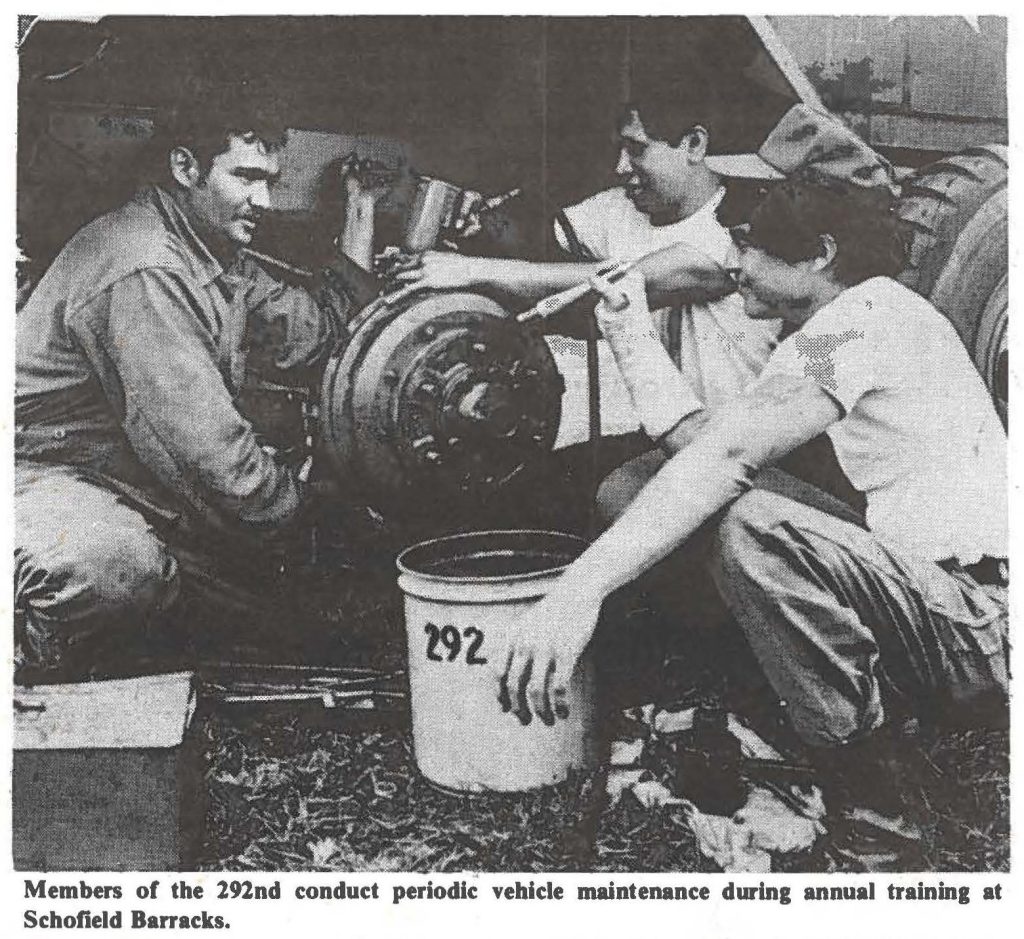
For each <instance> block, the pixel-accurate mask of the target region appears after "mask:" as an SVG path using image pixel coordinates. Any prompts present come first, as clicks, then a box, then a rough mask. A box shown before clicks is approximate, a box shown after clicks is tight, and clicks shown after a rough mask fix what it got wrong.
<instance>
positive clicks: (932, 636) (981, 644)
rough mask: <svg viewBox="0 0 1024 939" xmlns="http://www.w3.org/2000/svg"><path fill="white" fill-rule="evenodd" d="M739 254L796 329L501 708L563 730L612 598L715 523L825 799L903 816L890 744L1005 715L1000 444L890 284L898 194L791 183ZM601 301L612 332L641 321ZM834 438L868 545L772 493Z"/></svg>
mask: <svg viewBox="0 0 1024 939" xmlns="http://www.w3.org/2000/svg"><path fill="white" fill-rule="evenodd" d="M734 240H735V243H736V248H735V251H734V257H733V262H732V263H733V265H734V270H735V274H736V277H737V282H738V286H739V290H740V293H741V294H742V296H743V299H744V303H745V309H746V313H747V315H748V316H750V317H752V318H754V319H764V318H772V317H782V318H783V319H784V320H786V321H787V322H788V323H789V324H791V325H792V326H793V327H795V331H794V332H793V333H792V334H791V335H789V336H788V338H786V339H785V340H784V341H783V342H781V343H780V345H779V346H778V348H777V349H776V350H775V352H774V353H773V354H772V356H771V358H770V359H769V361H768V364H767V365H766V367H765V369H764V371H763V372H762V373H761V375H760V376H759V377H758V379H757V380H756V381H755V382H754V383H753V384H752V385H750V387H748V388H747V390H746V391H744V392H743V393H742V394H741V395H740V396H739V397H738V398H736V399H735V400H734V401H732V402H730V403H727V404H726V405H724V406H723V407H721V408H720V409H718V410H716V411H714V412H713V413H711V414H710V415H709V416H708V419H707V421H706V422H705V423H704V425H703V426H702V428H701V429H700V431H699V432H698V433H697V434H696V435H695V437H694V439H693V440H692V442H690V443H689V444H688V445H686V446H684V447H683V448H682V449H681V450H679V452H678V453H676V454H675V455H674V456H673V457H672V458H671V459H670V460H669V461H668V462H667V463H666V464H665V466H664V467H663V468H662V469H661V470H660V471H659V472H658V474H657V475H656V476H655V477H654V478H653V479H652V480H651V481H650V482H649V483H648V484H647V485H646V487H645V488H644V489H643V490H642V491H641V492H640V494H639V495H638V496H637V498H636V499H635V500H634V501H633V502H632V503H631V504H630V505H629V507H628V508H627V509H626V510H625V512H624V513H623V514H622V515H621V516H620V517H619V518H618V520H617V521H616V522H615V524H614V525H613V526H612V527H611V528H609V529H608V530H607V531H606V532H605V533H604V534H603V535H602V536H601V537H600V538H599V539H598V540H597V541H596V542H595V543H594V544H593V545H592V546H591V547H590V548H589V549H588V550H587V551H586V552H585V553H584V554H583V555H582V556H581V557H580V558H579V560H578V561H576V562H575V563H574V564H573V565H572V566H571V567H570V568H569V569H568V570H567V572H566V573H565V575H564V576H563V577H562V579H561V580H560V581H559V582H558V584H557V586H556V587H555V588H554V589H553V590H552V591H551V592H550V593H549V594H548V596H547V597H546V598H545V599H544V600H542V601H541V602H540V603H538V604H537V605H536V606H535V607H533V608H532V609H531V610H530V611H529V612H528V613H527V614H526V615H525V616H524V618H523V619H522V621H521V622H520V623H519V626H518V629H517V631H516V633H515V636H514V638H513V640H512V642H511V648H510V653H509V656H508V660H507V663H504V671H503V673H502V674H501V676H500V694H499V699H500V700H501V701H502V704H503V706H504V708H505V709H506V710H511V711H513V712H515V713H516V714H517V715H518V716H519V718H520V719H521V720H529V719H530V718H531V716H532V715H536V716H537V717H539V718H540V719H541V720H544V721H546V722H553V721H554V720H556V719H558V718H559V717H560V716H562V715H564V714H565V713H566V710H565V708H566V697H565V693H566V687H567V682H568V680H569V676H570V674H571V673H572V671H573V669H574V667H575V666H576V663H577V661H578V659H579V657H580V655H581V653H582V651H583V650H584V648H585V647H586V646H587V644H588V643H589V642H590V639H591V636H592V635H593V633H594V630H595V627H596V625H597V622H598V616H599V614H600V611H601V606H602V603H603V602H604V600H605V598H607V597H608V596H609V594H611V593H612V592H613V591H615V590H617V589H618V588H620V587H622V586H623V585H625V584H628V583H630V582H631V581H633V580H634V579H635V578H637V577H639V576H640V575H641V574H643V573H644V572H645V571H647V570H648V569H649V568H651V567H652V566H653V565H655V564H656V563H658V562H659V561H661V560H662V559H664V558H666V557H668V556H669V555H670V554H671V553H672V552H673V551H675V550H676V549H677V548H679V547H680V546H681V545H683V544H684V543H685V542H686V541H687V540H688V539H689V538H691V536H693V535H694V534H695V533H696V532H697V531H698V529H700V528H701V527H702V526H704V525H705V524H706V523H707V524H714V525H716V526H717V544H716V551H715V557H714V561H713V568H714V574H715V578H716V581H717V584H718V586H719V589H720V591H721V593H722V595H723V596H724V598H725V600H726V602H727V604H728V606H729V608H730V610H731V612H732V614H733V616H734V617H735V619H736V621H737V623H738V624H739V626H740V628H741V629H742V631H743V633H744V634H745V636H746V638H747V640H748V641H749V644H750V647H751V648H752V650H753V652H754V654H755V656H756V657H757V660H758V662H759V663H760V666H761V668H762V669H763V672H764V674H765V676H766V677H767V679H768V680H769V681H770V683H771V685H772V686H773V688H774V690H775V692H776V693H777V695H778V697H779V698H780V699H782V700H784V701H785V702H786V704H787V705H788V706H787V708H786V710H787V712H788V715H789V718H790V720H791V722H792V724H793V726H794V728H795V730H796V731H797V733H798V734H799V735H800V737H801V738H802V739H803V741H804V742H805V743H806V744H807V745H808V746H809V748H810V749H811V752H816V753H818V754H820V755H823V757H824V759H822V761H821V762H822V765H823V766H826V767H828V768H829V770H830V771H831V772H832V774H833V776H835V777H836V780H835V781H836V782H837V783H838V784H837V785H835V786H833V787H831V788H830V789H829V797H830V799H832V800H835V799H836V798H842V793H843V791H844V789H845V790H848V791H849V798H851V799H853V800H855V801H856V802H857V803H858V804H863V803H864V802H865V801H867V802H869V803H871V804H873V807H874V808H875V809H876V810H877V812H878V813H880V814H882V815H885V816H887V817H890V818H898V816H899V808H900V806H899V804H898V799H897V798H896V797H897V795H898V793H895V792H894V791H893V787H892V786H891V785H889V786H887V785H886V783H887V782H891V780H892V760H893V757H894V747H893V746H892V744H891V741H890V737H889V734H888V729H889V728H890V727H891V726H892V725H893V724H895V723H897V722H898V721H900V719H901V718H903V717H905V716H907V715H909V714H921V713H930V714H936V713H941V714H943V715H946V716H948V715H949V714H954V715H962V714H963V713H964V712H965V711H967V710H970V709H972V708H980V707H982V706H987V705H991V704H993V703H994V704H995V705H996V707H997V708H1002V706H1003V705H1004V703H1005V697H1006V692H1007V622H1008V617H1007V597H1006V584H1007V561H1006V558H1007V516H1008V508H1007V486H1006V469H1005V467H1006V438H1005V434H1004V431H1003V428H1002V426H1001V424H1000V422H999V419H998V417H997V415H996V411H995V409H994V407H993V405H992V403H991V400H990V398H989V395H988V393H987V391H986V389H985V386H984V384H983V382H982V380H981V378H980V376H979V375H978V373H977V371H976V370H975V368H974V366H973V364H972V363H971V360H970V358H969V356H968V354H967V352H966V350H965V349H964V347H963V345H962V343H961V341H960V339H959V338H958V336H957V334H956V332H955V330H954V329H953V327H952V326H951V325H950V323H949V322H948V321H947V320H946V319H945V317H943V316H942V314H941V313H939V312H938V311H937V310H936V309H935V308H934V307H933V306H932V305H931V304H930V303H928V301H926V300H924V299H923V298H921V297H920V296H918V295H917V294H915V293H913V292H911V291H909V290H907V289H906V288H904V287H902V286H901V285H900V284H898V283H897V282H896V281H895V280H893V279H892V277H893V276H894V275H895V274H896V273H897V272H898V271H899V270H900V268H901V266H902V263H903V248H902V242H901V239H900V236H899V231H898V222H897V220H896V218H895V216H894V214H893V213H892V211H891V197H890V196H889V194H888V193H887V192H885V191H884V190H879V189H868V188H864V187H858V186H856V185H852V184H849V183H844V182H840V181H830V182H825V181H824V180H823V179H822V178H821V177H817V176H816V177H813V178H812V177H809V176H806V175H805V176H803V177H797V178H794V179H792V180H790V181H787V182H785V183H781V184H780V185H779V187H778V188H777V189H776V190H774V191H773V192H771V193H770V194H769V195H768V196H767V197H766V198H765V199H764V201H763V202H762V203H761V204H760V205H759V206H758V208H757V209H756V210H755V212H754V213H753V215H752V217H751V221H750V224H749V226H744V228H743V230H736V231H735V232H734ZM600 289H601V292H602V293H603V294H604V301H603V313H602V314H601V315H603V316H605V317H608V316H611V315H613V311H614V310H615V309H620V310H621V309H627V308H628V307H629V306H630V305H633V304H638V303H643V299H642V292H641V291H633V290H625V291H623V289H622V287H621V285H618V286H617V285H608V284H607V283H601V284H600ZM822 432H825V433H827V434H828V435H829V437H830V438H831V440H832V443H833V445H834V447H835V450H836V454H837V457H838V460H839V463H840V464H841V466H842V468H843V470H844V472H845V474H846V475H847V476H848V477H849V479H850V481H851V482H852V483H853V485H854V486H855V487H856V488H857V489H858V490H860V491H861V492H862V493H863V494H864V495H865V497H866V501H867V522H866V526H862V525H859V524H857V523H856V522H855V521H852V520H846V519H842V518H840V517H837V516H836V515H832V514H829V513H827V512H825V511H821V510H820V509H818V508H813V507H811V506H809V505H808V504H806V503H804V502H798V501H795V500H793V499H790V498H787V497H786V496H784V495H780V494H779V493H777V492H774V491H770V490H769V489H767V488H764V487H761V486H759V485H758V481H757V476H758V473H759V471H760V470H761V469H762V467H766V466H767V465H768V464H771V463H773V462H774V461H776V460H778V459H779V458H780V457H782V456H783V455H784V454H786V453H788V452H789V451H791V450H793V449H794V448H795V447H797V446H799V445H800V444H802V443H804V442H805V441H807V440H809V439H811V438H812V437H814V436H815V435H816V434H819V433H822ZM668 563H671V559H670V560H669V561H668ZM610 625H613V624H610Z"/></svg>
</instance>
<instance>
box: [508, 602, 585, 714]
mask: <svg viewBox="0 0 1024 939" xmlns="http://www.w3.org/2000/svg"><path fill="white" fill-rule="evenodd" d="M601 602H602V598H601V597H598V596H591V595H589V594H586V595H585V594H584V593H583V592H582V591H579V590H575V589H571V588H570V587H569V585H568V583H567V582H566V583H565V586H564V587H563V586H558V587H555V588H554V589H553V590H552V591H551V592H550V593H549V594H548V595H547V596H546V597H545V598H544V599H543V600H541V601H540V602H539V603H536V604H535V605H534V606H532V607H530V608H529V609H528V610H527V611H526V613H525V614H524V615H523V617H522V618H521V619H520V620H519V621H518V622H516V623H514V624H513V625H512V626H511V636H510V639H509V648H508V656H507V657H506V660H505V665H504V671H503V672H502V673H501V674H500V675H499V676H498V702H499V703H500V704H501V708H502V710H503V711H506V712H508V711H511V712H512V713H513V714H515V715H516V717H518V718H519V721H520V722H521V723H522V724H529V723H530V720H531V719H532V716H533V715H536V716H537V717H539V718H540V719H541V720H542V721H543V722H544V723H545V724H549V725H550V724H554V722H555V718H562V719H565V718H566V717H568V716H569V682H570V679H571V677H572V673H573V671H574V670H575V668H576V665H577V663H578V662H579V659H580V656H581V655H582V654H583V650H584V649H585V648H586V647H587V644H588V643H589V642H590V639H591V637H592V636H593V634H594V630H595V628H596V627H597V620H598V616H599V615H600V613H601ZM499 667H500V663H499Z"/></svg>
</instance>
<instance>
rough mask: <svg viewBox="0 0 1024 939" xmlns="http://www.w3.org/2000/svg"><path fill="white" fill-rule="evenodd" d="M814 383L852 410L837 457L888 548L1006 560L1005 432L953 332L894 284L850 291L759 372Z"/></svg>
mask: <svg viewBox="0 0 1024 939" xmlns="http://www.w3.org/2000/svg"><path fill="white" fill-rule="evenodd" d="M777 374H785V375H794V376H797V377H810V378H813V379H814V380H815V381H816V382H817V383H818V384H819V385H820V386H821V387H822V388H823V389H824V390H825V391H826V392H828V394H829V395H830V396H831V397H832V398H833V399H835V401H836V402H837V403H838V404H839V405H840V406H841V407H842V408H843V411H844V416H843V418H842V419H841V420H839V421H838V422H837V423H835V424H833V425H832V426H831V427H830V428H829V430H828V435H829V437H831V438H832V443H833V445H834V447H835V451H836V457H837V459H838V460H839V463H840V465H841V466H842V468H843V471H844V472H845V473H846V475H847V477H848V478H849V480H850V482H851V483H852V484H853V485H854V486H855V487H856V488H857V489H859V490H860V491H861V492H863V493H864V494H865V496H866V497H867V505H868V509H867V522H868V526H869V527H870V528H871V530H872V531H873V532H874V533H875V534H876V535H878V536H879V537H880V539H881V540H883V541H885V542H888V543H891V544H892V545H893V546H894V547H899V548H901V549H903V550H905V551H910V552H912V553H914V554H917V555H920V556H924V557H928V558H930V559H932V560H942V559H945V558H954V557H955V558H958V559H959V560H960V561H961V562H962V563H964V564H973V563H975V562H976V561H978V560H979V559H980V558H981V556H982V555H986V554H987V555H991V556H992V557H1006V556H1007V526H1008V519H1009V507H1008V501H1007V479H1006V434H1005V432H1004V431H1003V426H1002V424H1001V423H1000V422H999V418H998V416H997V415H996V411H995V408H994V407H993V405H992V401H991V398H990V397H989V393H988V390H987V389H986V388H985V384H984V382H983V381H982V379H981V376H980V375H979V374H978V371H977V369H976V368H975V367H974V364H973V363H972V362H971V360H970V357H969V356H968V354H967V350H966V349H965V348H964V345H963V343H962V342H961V341H960V337H959V336H958V335H957V333H956V330H954V328H953V326H952V325H951V324H950V322H949V320H947V319H946V318H945V317H944V316H943V315H942V314H941V313H940V312H939V311H938V310H936V309H935V307H933V306H932V305H931V304H930V303H929V302H928V301H927V300H925V299H924V298H923V297H920V296H919V295H918V294H916V293H914V292H913V291H911V290H908V289H907V288H906V287H904V286H902V285H901V284H898V283H897V282H896V281H894V280H890V279H889V278H887V277H876V278H873V279H872V280H867V281H864V282H863V283H861V284H858V285H857V286H856V287H851V288H850V289H848V290H845V291H844V292H843V293H842V294H840V295H839V296H838V297H837V298H836V299H835V300H833V301H832V303H830V304H828V305H827V306H825V307H823V308H822V309H820V310H819V311H818V312H817V313H815V314H814V316H812V317H811V319H810V320H809V321H808V322H807V323H805V324H804V325H803V326H802V327H801V328H800V329H799V330H798V331H797V332H795V333H793V335H791V336H789V337H788V338H787V339H785V340H784V341H783V342H782V343H780V345H779V347H778V349H776V351H775V353H774V354H773V355H772V357H771V359H770V361H769V362H768V365H767V366H766V367H765V369H764V371H763V372H762V375H761V380H765V379H767V378H769V377H770V376H772V375H777Z"/></svg>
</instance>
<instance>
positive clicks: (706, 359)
mask: <svg viewBox="0 0 1024 939" xmlns="http://www.w3.org/2000/svg"><path fill="white" fill-rule="evenodd" d="M724 195H725V190H724V189H719V190H718V192H717V193H716V194H715V195H714V196H713V197H712V198H711V199H710V200H708V202H706V203H705V204H704V205H703V206H702V207H701V208H700V209H698V210H697V211H696V212H694V213H693V215H690V216H689V217H688V218H684V219H682V220H680V221H678V222H673V223H672V224H671V225H652V224H651V221H650V219H649V218H648V217H647V216H646V215H644V213H643V212H640V211H639V210H638V209H637V208H636V207H635V206H634V205H633V203H632V202H630V200H629V198H628V197H627V196H626V193H625V190H624V189H622V188H616V189H607V190H605V191H603V192H599V193H597V194H596V195H593V196H591V197H590V198H589V199H586V200H584V201H583V202H581V203H579V204H578V205H573V206H569V207H568V208H567V209H566V210H565V215H566V217H567V218H568V219H569V221H570V223H571V224H572V227H573V229H574V230H575V232H576V235H577V237H578V238H579V240H580V241H581V242H582V243H583V244H584V246H585V247H586V248H587V249H588V250H590V251H591V252H592V253H593V255H594V256H595V257H597V258H600V259H606V258H607V259H609V260H615V261H627V260H632V259H633V258H638V257H642V256H643V255H645V254H650V253H651V252H652V251H657V250H659V249H661V248H668V247H670V246H671V245H676V244H685V245H687V246H688V247H690V248H693V249H696V250H698V251H703V252H704V253H705V254H707V255H708V256H709V257H710V258H711V259H712V260H713V261H715V262H716V263H718V264H724V263H725V260H726V255H727V254H728V253H729V249H730V247H731V246H732V239H731V238H730V237H729V232H728V231H727V230H726V229H725V228H724V227H723V226H722V224H721V223H720V222H719V221H718V218H717V217H716V215H715V212H716V211H717V209H718V206H719V204H720V203H721V201H722V198H723V196H724ZM556 231H557V226H556ZM559 238H560V239H561V234H559ZM668 312H669V311H668V310H661V311H655V314H654V315H655V317H656V320H657V321H658V322H659V325H662V326H663V329H664V325H663V321H664V319H665V317H666V316H667V315H668ZM681 317H682V322H681V330H680V353H679V361H678V363H677V364H678V365H679V367H680V371H682V373H683V374H684V375H685V376H686V378H687V379H688V380H689V382H690V385H691V387H692V388H693V390H694V392H695V394H696V395H697V397H698V398H699V399H700V402H701V403H703V404H704V405H706V406H708V407H712V408H713V407H716V406H717V405H719V404H722V403H723V402H724V401H726V400H728V399H729V398H732V397H734V396H735V395H737V394H738V393H739V392H740V391H742V390H743V389H744V388H746V387H747V385H749V384H750V382H751V380H752V379H754V378H755V377H756V376H757V375H758V374H759V373H760V371H761V369H762V368H763V367H764V364H765V362H767V361H768V356H769V355H771V352H772V349H774V348H775V342H776V339H777V338H778V334H779V326H780V324H779V322H778V321H777V320H774V321H771V322H765V321H760V322H758V321H756V320H751V319H749V318H748V317H747V316H746V315H745V314H744V312H743V300H742V299H741V298H740V296H739V295H738V294H730V295H729V296H727V297H723V298H722V299H721V300H716V301H714V302H712V303H702V304H692V305H690V306H687V307H684V308H683V310H682V311H681Z"/></svg>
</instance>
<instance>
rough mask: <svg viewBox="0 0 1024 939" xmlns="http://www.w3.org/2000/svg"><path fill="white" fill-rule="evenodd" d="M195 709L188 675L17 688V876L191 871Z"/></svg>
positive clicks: (197, 790) (199, 804) (198, 815)
mask: <svg viewBox="0 0 1024 939" xmlns="http://www.w3.org/2000/svg"><path fill="white" fill-rule="evenodd" d="M195 700H196V695H195V682H194V680H193V676H192V674H191V673H188V672H177V673H174V674H169V675H152V676H146V677H143V678H132V679H123V680H116V681H97V682H87V683H83V684H77V685H41V686H36V687H33V688H15V692H14V760H13V779H12V784H13V825H12V828H13V843H14V844H13V847H14V867H15V869H16V870H32V871H60V870H102V871H127V870H183V869H189V868H190V867H191V865H192V859H193V857H194V855H195V850H196V849H197V847H198V837H199V834H200V831H201V824H202V821H203V815H204V808H205V805H204V803H205V800H204V793H205V786H204V783H203V772H202V754H201V752H200V746H199V741H198V740H197V739H196V737H197V734H196V733H194V732H193V721H192V718H193V715H194V711H195Z"/></svg>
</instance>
